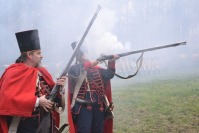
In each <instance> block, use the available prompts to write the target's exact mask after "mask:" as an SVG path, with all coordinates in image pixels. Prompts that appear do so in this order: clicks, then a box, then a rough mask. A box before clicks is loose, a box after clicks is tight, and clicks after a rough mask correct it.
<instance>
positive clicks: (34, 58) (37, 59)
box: [29, 50, 43, 67]
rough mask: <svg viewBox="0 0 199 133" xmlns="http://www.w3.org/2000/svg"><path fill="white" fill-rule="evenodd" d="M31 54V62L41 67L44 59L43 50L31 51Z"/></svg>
mask: <svg viewBox="0 0 199 133" xmlns="http://www.w3.org/2000/svg"><path fill="white" fill-rule="evenodd" d="M30 52H32V53H30V56H29V59H30V61H31V62H32V64H33V65H34V66H35V67H37V66H39V65H40V63H41V60H42V58H43V56H42V54H41V50H35V51H30Z"/></svg>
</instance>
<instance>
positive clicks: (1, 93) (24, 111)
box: [0, 63, 58, 133]
mask: <svg viewBox="0 0 199 133" xmlns="http://www.w3.org/2000/svg"><path fill="white" fill-rule="evenodd" d="M38 71H40V72H41V73H42V75H43V77H44V79H45V80H46V82H47V83H48V84H49V85H50V86H53V85H54V82H53V80H52V77H51V76H50V74H49V73H48V71H47V70H46V69H44V68H40V69H38V68H34V67H28V66H26V65H25V64H23V63H17V64H13V65H11V66H9V67H8V68H7V69H6V70H5V72H4V73H3V75H2V77H1V79H0V97H1V98H2V97H3V98H2V99H1V100H0V133H7V130H8V129H7V122H6V119H5V116H6V115H8V116H20V117H31V115H32V111H33V110H34V106H35V102H36V99H37V97H36V96H35V91H36V80H37V74H38ZM56 123H57V124H58V122H56Z"/></svg>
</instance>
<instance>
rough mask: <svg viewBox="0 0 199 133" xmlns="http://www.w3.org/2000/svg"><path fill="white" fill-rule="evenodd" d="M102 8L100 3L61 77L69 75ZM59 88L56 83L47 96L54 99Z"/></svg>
mask: <svg viewBox="0 0 199 133" xmlns="http://www.w3.org/2000/svg"><path fill="white" fill-rule="evenodd" d="M100 9H101V7H100V5H99V6H98V8H97V10H96V12H95V14H94V16H93V17H92V19H91V21H90V23H89V25H88V27H87V28H86V31H85V32H84V34H83V36H82V38H81V40H80V41H79V43H78V44H77V46H76V47H75V49H74V52H73V54H72V56H71V58H70V60H69V62H68V64H67V66H66V67H65V69H64V71H63V72H62V74H61V75H60V78H61V77H62V76H66V75H67V73H68V71H69V69H70V66H71V64H72V62H73V60H74V58H75V56H76V54H77V52H78V50H79V48H80V47H81V45H82V43H83V42H84V39H85V38H86V35H87V34H88V31H89V30H90V28H91V26H92V24H93V22H94V20H95V19H96V17H97V15H98V13H99V11H100ZM59 88H60V86H59V85H55V86H54V87H53V89H52V91H51V93H50V94H49V96H48V97H47V99H49V100H51V101H53V100H54V98H55V97H56V94H57V92H58V91H59Z"/></svg>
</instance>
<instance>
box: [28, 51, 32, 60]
mask: <svg viewBox="0 0 199 133" xmlns="http://www.w3.org/2000/svg"><path fill="white" fill-rule="evenodd" d="M32 55H33V54H32V51H28V52H27V58H29V59H31V58H32Z"/></svg>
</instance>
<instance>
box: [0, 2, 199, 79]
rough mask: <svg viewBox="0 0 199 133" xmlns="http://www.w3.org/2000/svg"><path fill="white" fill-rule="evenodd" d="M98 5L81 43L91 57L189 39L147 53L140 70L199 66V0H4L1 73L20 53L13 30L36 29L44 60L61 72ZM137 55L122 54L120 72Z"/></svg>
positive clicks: (0, 23)
mask: <svg viewBox="0 0 199 133" xmlns="http://www.w3.org/2000/svg"><path fill="white" fill-rule="evenodd" d="M98 5H100V6H101V10H100V12H99V14H98V16H97V18H96V20H95V21H94V23H93V25H92V27H91V29H90V31H89V33H88V35H87V36H86V39H85V41H84V43H83V47H85V49H86V51H87V52H88V56H89V58H90V59H91V60H94V59H96V58H98V57H99V56H100V55H101V54H117V53H123V52H128V51H133V50H139V49H144V48H150V47H155V46H159V45H167V44H172V43H177V42H183V41H186V42H187V45H185V46H178V47H174V48H168V49H162V50H157V51H153V52H146V53H144V57H143V66H142V68H141V71H142V72H151V71H157V70H158V71H163V72H165V73H168V72H169V71H188V72H189V71H190V70H192V71H197V70H198V67H199V45H198V43H199V39H198V37H199V8H198V5H199V1H198V0H95V1H94V0H86V1H85V0H28V1H27V0H12V1H11V0H10V1H8V0H0V12H1V13H0V29H1V30H0V75H1V74H2V73H3V71H4V69H5V68H6V67H7V66H8V65H10V64H12V63H14V61H15V60H16V59H17V57H18V56H19V55H20V52H19V48H18V44H17V41H16V37H15V33H16V32H20V31H25V30H31V29H38V30H39V37H40V44H41V49H42V54H43V56H44V58H43V61H42V62H43V65H44V66H45V67H46V68H47V69H48V70H49V71H50V72H51V73H52V74H53V76H54V77H58V76H59V74H60V73H61V72H62V70H63V68H64V67H65V66H66V64H67V63H68V61H69V59H70V57H71V55H72V52H73V50H72V48H71V46H70V45H71V43H72V42H74V41H80V39H81V37H82V35H83V33H84V31H85V29H86V27H87V26H88V23H89V22H90V20H91V18H92V16H93V14H94V12H95V11H96V9H97V7H98ZM138 57H139V54H137V55H131V56H128V57H123V58H120V59H119V60H118V61H117V65H116V69H117V71H118V73H120V74H124V75H126V74H127V75H128V74H129V73H132V72H133V71H135V70H136V65H135V61H136V59H137V58H138Z"/></svg>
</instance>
